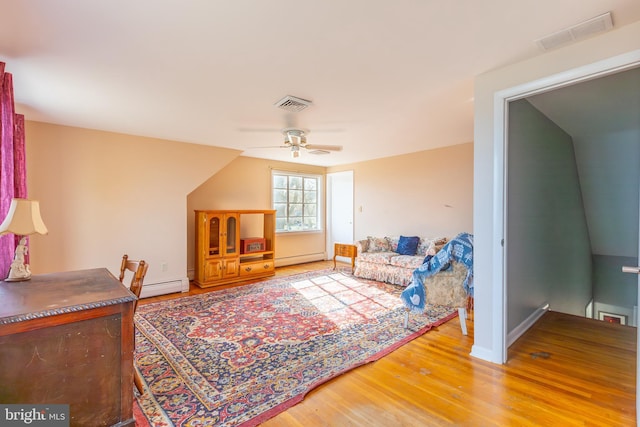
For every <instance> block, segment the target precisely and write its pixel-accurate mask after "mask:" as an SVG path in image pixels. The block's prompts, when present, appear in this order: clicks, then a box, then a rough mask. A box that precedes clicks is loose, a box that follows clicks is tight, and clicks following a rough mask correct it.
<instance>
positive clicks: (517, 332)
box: [507, 303, 549, 348]
mask: <svg viewBox="0 0 640 427" xmlns="http://www.w3.org/2000/svg"><path fill="white" fill-rule="evenodd" d="M548 310H549V304H548V303H544V304H543V305H541V306H540V307H538V308H537V309H536V310H535V311H534V312H533V313H531V315H530V316H529V317H527V318H526V319H525V320H524V321H523V322H522V323H520V324H519V325H518V326H516V327H515V328H513V330H512V331H511V332H509V333H508V334H507V348H509V347H510V346H511V344H513V343H514V342H515V341H516V340H517V339H518V338H520V336H522V334H524V333H525V332H526V331H527V330H528V329H529V328H530V327H532V326H533V325H534V324H535V323H536V322H537V321H538V319H540V318H541V317H542V315H543V314H545V313H546V312H547V311H548Z"/></svg>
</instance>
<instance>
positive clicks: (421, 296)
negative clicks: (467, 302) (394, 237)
mask: <svg viewBox="0 0 640 427" xmlns="http://www.w3.org/2000/svg"><path fill="white" fill-rule="evenodd" d="M451 261H457V262H460V263H462V264H464V265H465V266H466V267H467V277H465V279H464V283H463V286H464V289H465V291H467V294H468V295H471V296H473V234H469V233H460V234H458V235H457V236H456V237H455V238H453V239H451V240H450V241H449V242H447V244H446V245H444V247H443V248H442V249H441V250H440V251H439V252H438V253H437V254H436V255H435V256H434V257H430V256H427V257H426V258H425V260H424V263H423V264H422V265H421V266H420V267H418V268H416V269H415V270H414V272H413V279H412V281H411V284H410V285H409V286H407V287H406V289H405V290H404V291H402V294H401V295H400V299H402V302H403V303H404V305H405V306H406V307H407V308H409V309H410V310H411V311H413V312H417V313H422V312H424V308H425V305H426V301H425V299H426V292H425V289H424V279H426V278H427V277H431V276H433V275H435V274H436V273H438V272H440V271H444V270H447V269H449V268H451Z"/></svg>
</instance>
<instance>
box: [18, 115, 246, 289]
mask: <svg viewBox="0 0 640 427" xmlns="http://www.w3.org/2000/svg"><path fill="white" fill-rule="evenodd" d="M26 141H27V147H26V148H27V184H28V191H29V197H30V198H33V199H38V200H40V204H41V211H42V217H43V219H44V221H45V224H46V225H47V227H48V229H49V234H48V235H47V236H39V235H37V236H33V237H32V238H31V249H30V252H31V267H32V270H33V272H34V273H36V274H37V273H48V272H55V271H65V270H78V269H86V268H96V267H107V268H109V269H110V270H111V271H112V272H115V271H117V269H118V268H119V260H120V259H121V257H122V254H124V253H125V252H126V253H128V254H129V255H130V256H131V257H134V258H138V257H139V258H145V259H146V260H147V261H148V262H149V263H150V268H149V272H148V273H147V278H146V279H145V283H159V282H165V281H172V280H176V279H182V278H184V277H185V276H186V270H187V262H186V245H187V237H186V227H185V224H186V222H187V195H188V194H189V193H190V192H191V191H193V189H194V188H196V187H197V186H198V185H200V184H201V183H202V182H203V181H205V180H206V179H208V178H209V177H210V176H211V175H212V174H214V173H215V172H216V171H217V170H218V169H220V168H221V167H223V166H224V165H226V164H227V163H228V162H229V161H231V160H232V159H233V158H235V157H236V156H237V155H238V154H239V152H238V151H236V150H228V149H220V148H214V147H208V146H202V145H195V144H184V143H178V142H172V141H165V140H159V139H152V138H142V137H135V136H129V135H122V134H116V133H109V132H100V131H95V130H87V129H80V128H73V127H65V126H56V125H51V124H46V123H39V122H27V124H26ZM164 263H166V271H163V269H162V268H161V265H162V264H164Z"/></svg>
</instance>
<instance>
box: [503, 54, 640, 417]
mask: <svg viewBox="0 0 640 427" xmlns="http://www.w3.org/2000/svg"><path fill="white" fill-rule="evenodd" d="M639 66H640V60H639V58H638V55H631V56H625V55H621V56H618V57H614V58H610V59H608V60H604V61H600V62H598V63H594V64H590V65H588V66H585V67H581V68H580V69H577V70H571V71H568V72H565V73H561V74H560V75H555V76H551V77H549V78H546V79H542V80H539V81H534V82H530V83H527V84H525V85H522V86H519V87H514V88H511V89H507V90H504V91H501V92H498V93H496V96H495V101H496V102H495V104H494V106H495V108H494V116H495V117H496V118H498V119H497V121H496V134H497V137H496V139H495V145H494V148H495V150H496V151H495V152H496V154H498V153H501V154H498V155H497V157H496V159H497V160H496V163H497V165H498V167H497V170H498V173H497V176H496V180H495V181H494V182H495V183H496V187H495V193H494V194H495V195H496V199H495V200H494V202H495V203H496V205H497V204H498V203H499V204H500V205H501V206H502V209H501V210H500V211H496V212H495V216H494V224H496V225H497V226H498V227H497V228H496V230H498V231H497V233H500V234H499V235H494V241H496V247H497V246H501V247H502V250H501V253H502V255H501V257H500V258H501V259H500V260H499V259H496V262H499V263H500V264H501V268H499V269H498V270H496V271H497V272H498V274H497V276H498V279H499V280H497V281H494V288H493V292H494V300H495V301H496V303H498V304H499V306H501V307H502V315H501V316H496V317H494V319H495V320H496V321H497V322H496V325H495V326H496V329H497V330H501V331H502V337H501V344H502V346H501V348H500V349H499V350H500V351H501V354H500V355H499V356H500V358H501V359H502V362H503V363H504V362H506V358H507V347H508V345H509V344H510V342H513V340H514V339H515V338H517V337H518V336H520V335H521V334H522V333H524V332H525V331H526V330H527V329H528V328H529V327H530V326H531V325H533V324H534V323H535V322H536V321H537V319H538V318H539V317H540V316H541V315H542V314H543V313H544V311H545V310H547V309H548V308H549V305H546V304H545V305H542V306H539V305H536V304H533V305H530V306H526V305H525V304H522V303H520V302H521V301H522V300H520V301H513V299H512V297H513V296H515V295H516V294H517V292H516V294H512V289H511V283H510V282H509V261H510V260H509V255H508V254H509V253H510V246H509V245H510V244H513V240H510V238H509V237H510V236H509V231H510V227H509V215H510V210H509V209H510V203H509V201H508V195H509V194H510V191H509V185H510V183H509V180H508V170H509V161H510V159H509V156H508V146H509V133H510V129H509V124H510V120H509V110H510V104H511V103H512V102H515V101H519V100H522V99H524V98H525V97H530V96H532V95H534V94H538V93H544V92H548V91H552V90H555V89H559V88H563V87H567V86H570V85H573V84H576V83H579V82H583V81H587V80H592V79H596V78H598V77H604V76H611V75H613V74H616V73H622V72H625V71H628V70H632V69H634V68H638V67H639ZM631 93H632V94H633V95H634V97H635V100H636V102H637V94H638V90H637V88H635V90H632V92H631ZM597 101H598V100H597V99H596V100H593V102H597ZM514 105H515V104H514ZM636 106H637V104H636ZM635 111H636V113H635V116H634V117H633V118H632V120H635V121H636V123H637V120H638V118H639V117H640V114H638V113H637V110H635ZM613 119H614V120H612V121H615V117H614V118H613ZM618 131H622V132H628V131H629V129H619V130H618ZM631 132H638V129H637V127H636V129H635V130H631ZM638 135H640V134H638ZM632 139H634V142H633V143H631V145H633V146H634V147H633V148H635V149H636V150H637V148H638V147H637V144H638V141H640V136H637V137H632ZM604 152H605V153H608V150H605V151H604ZM630 157H632V160H636V161H637V159H638V156H633V155H632V156H630ZM634 157H635V158H634ZM511 166H512V167H513V165H511ZM622 168H623V166H616V168H615V169H622ZM635 169H636V171H637V170H638V169H640V168H638V167H637V166H636V167H635ZM605 170H606V168H605ZM609 170H610V171H611V170H613V169H612V168H611V166H610V165H609ZM634 185H638V179H637V178H635V182H634ZM618 187H619V186H618V185H617V183H616V182H615V180H614V184H613V185H611V186H610V187H609V191H610V192H611V191H614V192H615V191H616V190H617V189H618ZM634 196H635V197H632V198H631V200H626V202H625V204H624V205H625V210H627V211H633V213H634V214H635V218H636V219H635V224H634V225H632V227H631V228H632V229H631V231H629V230H628V229H627V230H626V233H627V234H629V233H630V234H631V235H632V236H631V237H632V239H633V240H634V241H635V248H634V250H635V256H634V257H632V258H633V259H634V260H635V262H636V263H638V261H639V260H638V237H639V229H638V211H640V206H639V204H638V198H637V197H638V191H637V187H636V193H635V195H634ZM634 200H635V202H634ZM543 203H544V200H543ZM546 203H549V202H546ZM551 203H553V201H551ZM512 208H513V206H512ZM587 220H588V218H587ZM609 222H610V223H613V222H614V221H611V220H610V221H609ZM511 232H513V229H511ZM560 237H562V236H560ZM593 241H594V240H593V239H592V238H590V244H591V246H596V244H594V243H592V242H593ZM498 242H499V243H498ZM545 259H547V260H548V259H549V258H545ZM531 261H532V262H535V259H534V260H531ZM554 261H557V260H552V261H551V262H554ZM570 261H571V260H566V262H565V264H564V265H568V264H569V263H570ZM561 266H562V264H561ZM633 281H634V282H635V287H636V292H637V288H638V285H639V284H640V283H639V280H638V278H635V279H634V280H633ZM535 291H538V292H539V294H538V297H539V296H540V295H544V297H545V298H553V290H551V291H549V290H548V289H544V288H543V289H542V292H540V289H535V290H534V293H535ZM507 301H508V303H507ZM636 301H638V300H636ZM525 302H526V301H525ZM519 303H520V304H519ZM511 304H516V305H519V306H520V308H523V309H524V313H526V314H528V316H525V317H524V320H523V321H522V322H521V323H520V324H519V325H518V330H516V329H510V326H513V323H514V322H511V324H510V319H509V317H508V316H509V313H510V311H509V310H511V311H512V309H511V308H510V306H511ZM590 306H591V307H592V306H593V305H591V304H587V306H586V307H585V311H586V310H588V309H589V307H590ZM593 314H594V315H595V314H596V313H593ZM632 315H633V317H634V319H633V320H634V321H635V322H636V324H637V316H638V313H637V303H636V309H635V311H634V312H633V314H632ZM638 329H639V330H640V328H638ZM514 331H515V332H517V334H515V335H512V334H511V333H513V332H514ZM639 338H640V334H639ZM638 345H639V347H637V351H638V349H640V339H638ZM637 356H638V352H637V354H636V364H637V369H638V370H640V359H638V358H637ZM639 385H640V376H638V379H637V384H636V390H638V388H639V387H638V386H639ZM636 404H637V412H638V415H639V416H640V394H639V393H637V394H636Z"/></svg>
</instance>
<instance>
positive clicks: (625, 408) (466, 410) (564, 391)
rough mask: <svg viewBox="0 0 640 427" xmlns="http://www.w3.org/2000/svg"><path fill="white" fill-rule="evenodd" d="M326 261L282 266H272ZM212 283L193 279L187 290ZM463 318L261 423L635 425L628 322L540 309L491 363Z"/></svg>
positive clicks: (313, 266)
mask: <svg viewBox="0 0 640 427" xmlns="http://www.w3.org/2000/svg"><path fill="white" fill-rule="evenodd" d="M345 266H347V265H346V264H342V267H343V268H345ZM331 267H333V263H332V262H328V261H327V262H319V263H310V264H303V265H299V266H291V267H282V268H278V269H277V272H276V275H277V276H286V275H291V274H296V273H301V272H305V271H309V270H318V269H324V268H331ZM348 269H349V270H350V266H348ZM234 286H237V285H234ZM214 289H216V288H214ZM217 289H219V288H217ZM211 290H213V289H206V290H205V289H200V288H197V287H196V286H194V285H192V286H191V291H190V292H189V293H190V294H192V293H193V294H195V293H202V292H208V291H211ZM184 295H185V294H173V295H169V296H161V297H154V298H147V299H145V300H142V301H141V304H145V303H149V302H153V301H157V300H162V299H167V298H175V297H180V296H184ZM467 323H468V327H469V335H468V336H466V337H465V336H463V335H462V334H461V333H460V326H459V322H458V319H454V320H452V321H450V322H447V323H446V324H444V325H442V326H440V327H438V328H436V329H434V330H432V331H430V332H428V333H427V334H425V335H423V336H421V337H419V338H417V339H415V340H413V341H411V342H410V343H408V344H406V345H404V346H402V347H401V348H399V349H398V350H396V351H395V352H393V353H391V354H390V355H388V356H386V357H384V358H382V359H380V360H378V361H376V362H373V363H370V364H367V365H365V366H361V367H359V368H356V369H354V370H352V371H350V372H347V373H346V374H344V375H341V376H339V377H337V378H335V379H333V380H331V381H329V382H327V383H325V384H323V385H322V386H320V387H318V388H316V389H315V390H312V391H311V392H309V394H308V395H307V396H306V397H305V400H304V401H303V402H301V403H300V404H298V405H296V406H294V407H292V408H290V409H288V410H287V411H285V412H283V413H281V414H279V415H277V416H276V417H274V418H272V419H270V420H268V421H267V422H265V423H264V424H263V426H266V427H276V426H277V427H282V426H291V427H302V426H304V427H309V426H441V425H443V426H445V425H457V426H578V425H580V426H607V427H612V426H633V425H636V423H635V413H636V410H635V378H636V377H635V375H636V372H635V371H636V328H633V327H630V326H621V325H613V324H609V323H605V322H600V321H596V320H591V319H584V318H580V317H576V316H571V315H565V314H560V313H555V312H548V313H547V314H546V315H545V316H543V318H542V319H541V320H540V321H539V322H538V323H537V324H536V325H535V326H534V327H533V328H531V329H530V330H529V331H528V332H527V333H526V334H525V335H524V336H523V337H521V338H520V339H519V340H518V341H517V342H516V343H514V344H513V345H512V346H511V348H510V349H509V361H508V363H507V364H505V365H496V364H492V363H489V362H485V361H482V360H478V359H475V358H473V357H471V356H470V355H469V353H470V351H471V346H472V344H473V321H472V320H470V321H468V322H467Z"/></svg>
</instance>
